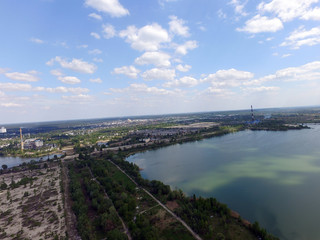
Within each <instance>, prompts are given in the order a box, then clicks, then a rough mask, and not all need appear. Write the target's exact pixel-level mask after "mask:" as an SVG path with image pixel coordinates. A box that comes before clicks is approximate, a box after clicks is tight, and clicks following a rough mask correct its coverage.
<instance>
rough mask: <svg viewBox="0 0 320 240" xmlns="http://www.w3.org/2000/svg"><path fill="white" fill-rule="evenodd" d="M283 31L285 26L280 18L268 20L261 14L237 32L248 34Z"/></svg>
mask: <svg viewBox="0 0 320 240" xmlns="http://www.w3.org/2000/svg"><path fill="white" fill-rule="evenodd" d="M281 29H283V24H282V22H281V20H280V19H279V18H268V17H266V16H260V15H259V14H258V15H256V16H254V17H253V18H251V19H249V20H248V21H246V23H245V26H244V27H243V28H237V31H240V32H248V33H261V32H277V31H279V30H281Z"/></svg>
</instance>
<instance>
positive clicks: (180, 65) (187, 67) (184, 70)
mask: <svg viewBox="0 0 320 240" xmlns="http://www.w3.org/2000/svg"><path fill="white" fill-rule="evenodd" d="M176 69H177V70H178V71H180V72H188V71H189V70H190V69H191V66H190V65H187V64H186V65H184V66H183V65H182V64H179V65H178V66H176Z"/></svg>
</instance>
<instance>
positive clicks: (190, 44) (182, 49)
mask: <svg viewBox="0 0 320 240" xmlns="http://www.w3.org/2000/svg"><path fill="white" fill-rule="evenodd" d="M197 47H198V43H197V41H187V42H185V43H184V44H182V45H178V46H177V48H176V53H178V54H181V55H186V54H187V53H188V51H189V50H192V49H195V48H197Z"/></svg>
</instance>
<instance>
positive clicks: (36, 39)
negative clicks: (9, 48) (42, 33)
mask: <svg viewBox="0 0 320 240" xmlns="http://www.w3.org/2000/svg"><path fill="white" fill-rule="evenodd" d="M30 41H31V42H33V43H38V44H43V43H44V41H43V40H41V39H39V38H34V37H33V38H31V39H30Z"/></svg>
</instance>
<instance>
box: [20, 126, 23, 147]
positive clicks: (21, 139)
mask: <svg viewBox="0 0 320 240" xmlns="http://www.w3.org/2000/svg"><path fill="white" fill-rule="evenodd" d="M20 141H21V152H23V138H22V129H21V128H20Z"/></svg>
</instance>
